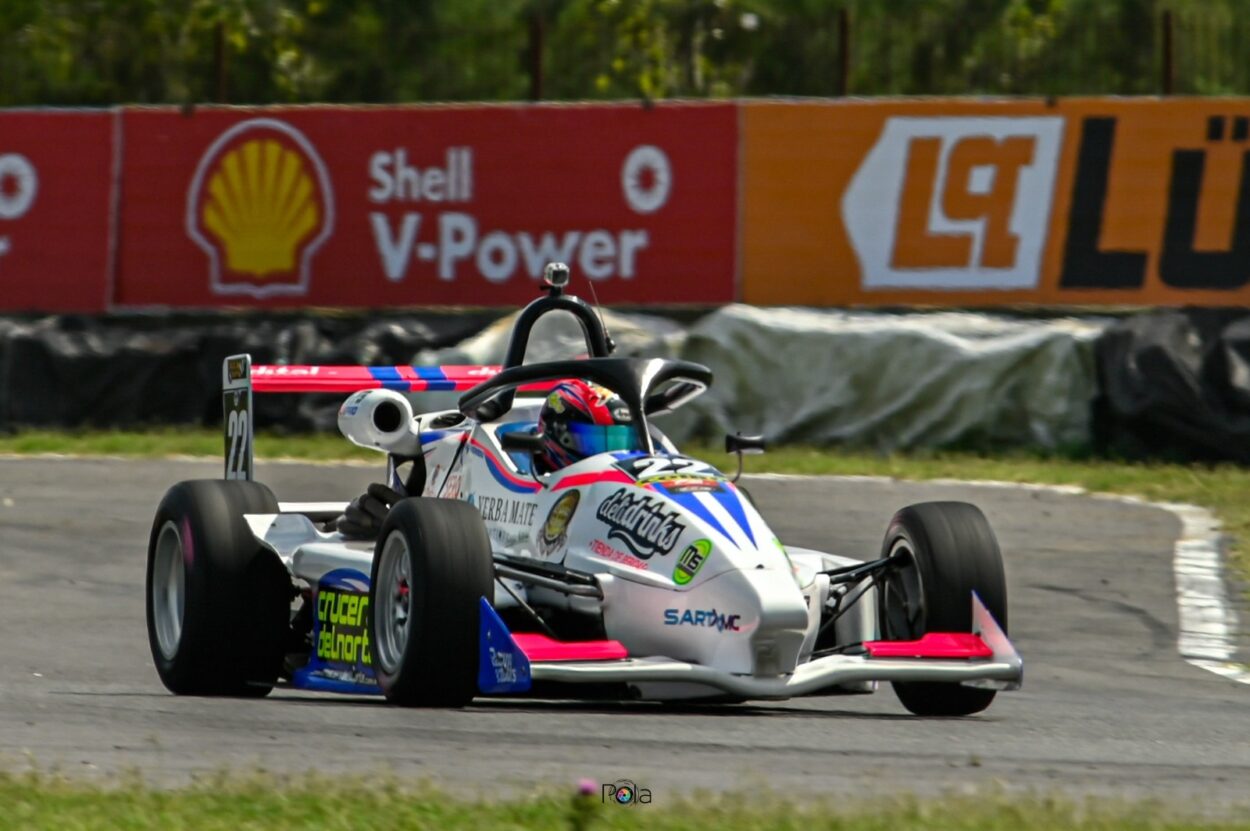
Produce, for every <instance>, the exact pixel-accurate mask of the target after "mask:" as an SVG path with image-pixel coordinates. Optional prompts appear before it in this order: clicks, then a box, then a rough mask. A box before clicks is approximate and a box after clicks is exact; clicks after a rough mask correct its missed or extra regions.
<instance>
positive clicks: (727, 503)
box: [712, 487, 757, 545]
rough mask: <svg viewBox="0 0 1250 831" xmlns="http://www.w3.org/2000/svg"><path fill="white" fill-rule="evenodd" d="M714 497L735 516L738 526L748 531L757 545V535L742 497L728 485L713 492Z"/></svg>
mask: <svg viewBox="0 0 1250 831" xmlns="http://www.w3.org/2000/svg"><path fill="white" fill-rule="evenodd" d="M712 497H713V498H714V499H715V500H716V501H717V502H719V503H720V504H721V507H723V508H724V509H725V510H726V511H728V512H729V515H730V516H731V517H733V518H734V522H736V523H738V527H739V528H741V529H742V530H743V531H745V532H746V535H747V538H748V539H749V540H751V545H756V544H757V543H756V542H755V535H754V534H752V533H751V522H750V520H748V519H747V512H746V511H745V510H743V509H742V499H741V498H739V496H738V494H736V493H733V492H731V491H730V490H729V488H727V487H722V488H721V489H720V490H718V491H716V492H715V493H714V494H712Z"/></svg>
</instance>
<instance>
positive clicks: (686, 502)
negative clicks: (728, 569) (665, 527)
mask: <svg viewBox="0 0 1250 831" xmlns="http://www.w3.org/2000/svg"><path fill="white" fill-rule="evenodd" d="M654 487H655V489H656V490H658V491H660V492H661V493H663V494H664V495H665V496H667V497H668V498H669V499H671V500H673V501H674V502H676V503H677V504H678V505H680V506H682V507H683V508H685V509H686V510H687V511H689V512H690V513H692V514H694V515H695V516H697V517H698V518H699V519H701V520H703V521H704V522H706V523H707V524H708V525H710V526H711V527H712V528H713V529H714V530H715V531H716V532H717V533H719V534H720V535H721V536H722V537H724V538H725V539H727V540H729V541H730V542H731V543H734V538H733V537H731V536H729V532H728V531H726V530H725V526H723V525H721V524H720V523H719V522H717V521H716V517H714V516H712V512H711V511H709V510H708V509H707V506H706V505H704V504H703V503H702V502H700V501H699V494H697V493H674V492H672V491H670V490H669V489H668V488H666V487H664V486H663V485H659V484H657V485H655V486H654ZM734 545H735V547H736V546H737V543H734Z"/></svg>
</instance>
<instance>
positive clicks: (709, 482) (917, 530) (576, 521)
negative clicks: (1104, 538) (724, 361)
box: [147, 263, 1023, 716]
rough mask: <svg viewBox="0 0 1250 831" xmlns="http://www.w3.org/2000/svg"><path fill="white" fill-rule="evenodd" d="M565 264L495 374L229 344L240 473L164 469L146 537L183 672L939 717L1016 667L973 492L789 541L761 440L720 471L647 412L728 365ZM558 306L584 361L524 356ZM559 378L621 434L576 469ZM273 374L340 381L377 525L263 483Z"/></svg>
mask: <svg viewBox="0 0 1250 831" xmlns="http://www.w3.org/2000/svg"><path fill="white" fill-rule="evenodd" d="M568 279H569V270H568V268H567V267H566V266H564V265H562V264H558V263H553V264H551V265H550V266H548V268H547V269H546V271H545V273H544V282H543V289H544V292H543V294H542V295H541V296H540V297H539V298H538V299H536V300H535V301H533V302H532V303H530V304H529V305H528V306H526V307H525V308H524V310H523V311H522V312H521V314H520V315H519V316H518V318H517V320H516V323H515V325H514V329H513V332H512V335H511V339H510V342H509V346H508V349H507V353H506V358H505V361H504V364H503V365H502V366H501V367H500V366H473V367H463V366H460V367H450V366H443V367H343V366H260V365H257V366H253V365H252V364H251V360H250V358H249V357H248V356H247V355H237V356H233V357H230V358H228V359H226V361H225V363H224V367H223V411H224V426H225V445H226V446H225V457H226V458H225V478H224V479H220V480H197V481H186V482H181V483H179V484H176V485H174V486H173V487H172V488H170V490H169V491H168V492H167V493H166V495H165V497H164V499H163V500H162V501H161V503H160V507H159V508H158V510H157V512H156V517H155V520H154V522H153V525H152V531H151V536H150V540H149V546H148V567H147V624H148V634H149V641H150V645H151V650H152V657H153V660H154V662H155V665H156V669H157V672H158V674H159V675H160V678H161V681H162V682H163V683H164V684H165V686H166V687H167V688H168V689H169V690H171V691H172V692H174V693H177V694H192V695H214V694H215V695H239V696H262V695H265V694H267V693H268V692H269V691H270V690H271V689H272V688H273V687H274V686H275V685H277V684H287V685H290V687H293V688H297V689H302V690H315V691H326V692H337V693H348V694H354V695H359V694H380V695H383V696H385V697H386V699H387V700H388V701H390V702H393V703H395V704H399V705H408V706H451V707H455V706H462V705H465V704H467V703H469V702H470V701H471V700H472V699H474V698H475V697H478V696H535V697H543V698H557V697H558V698H592V697H593V698H602V697H605V696H608V697H614V698H620V699H638V700H659V701H674V700H692V701H707V702H738V701H745V700H755V699H771V700H780V699H787V698H791V697H795V696H804V695H812V694H821V695H828V694H836V693H865V692H872V691H874V690H876V689H877V686H878V684H879V683H880V682H883V681H884V682H890V683H891V684H892V686H893V689H894V691H895V693H896V694H897V696H898V698H899V700H900V701H901V702H902V704H903V706H904V707H905V708H906V709H907V710H909V711H911V712H912V713H915V714H919V715H943V716H946V715H969V714H973V713H977V712H980V711H982V710H984V709H985V708H986V707H988V706H989V704H990V702H991V701H992V700H993V699H994V696H995V694H996V693H997V691H999V690H1006V689H1015V688H1018V687H1019V685H1020V683H1021V679H1022V671H1023V663H1022V660H1021V658H1020V656H1019V654H1018V653H1017V651H1016V649H1015V648H1014V647H1013V645H1012V644H1011V642H1010V641H1009V640H1008V637H1007V634H1006V629H1007V590H1006V584H1005V581H1004V573H1003V562H1002V556H1001V553H1000V550H999V546H998V543H997V541H996V538H995V536H994V533H993V531H992V530H991V528H990V526H989V524H988V522H987V521H986V518H985V516H984V515H983V514H982V513H981V511H980V510H979V509H978V508H976V507H975V506H973V505H970V504H966V503H959V502H929V503H923V504H917V505H911V506H909V507H905V508H903V509H902V510H899V511H898V512H897V513H896V514H895V515H894V517H893V519H892V520H891V521H890V522H889V525H888V527H887V530H886V534H885V540H884V543H883V545H882V548H881V550H880V552H875V553H874V554H872V555H870V556H868V557H867V558H852V557H848V556H845V555H843V554H835V553H830V552H824V551H814V550H809V549H805V548H799V547H796V546H791V545H786V544H784V543H783V541H782V540H780V539H779V538H778V535H777V534H776V533H774V532H773V530H772V529H771V528H770V527H769V525H768V523H767V522H766V521H765V520H764V518H763V517H762V516H761V515H760V513H759V511H757V509H756V507H755V505H754V504H753V501H752V499H751V498H750V496H749V495H748V493H747V492H746V490H744V489H743V488H742V487H740V486H739V485H738V483H737V479H738V475H740V474H741V469H742V454H743V453H749V452H759V451H762V450H763V442H762V440H760V439H758V438H756V437H744V436H741V435H733V436H729V437H727V439H726V448H727V450H728V451H731V452H735V453H737V454H738V471H737V474H735V475H733V476H729V475H726V474H725V473H722V472H721V471H720V470H718V469H716V468H715V467H714V466H712V465H710V464H707V463H705V462H701V461H699V460H697V459H694V458H691V457H689V456H687V455H684V454H682V453H681V452H679V451H678V449H677V448H676V447H675V446H674V445H673V443H672V442H671V441H669V439H668V438H667V437H666V436H665V435H664V433H663V432H662V431H661V430H660V429H659V428H658V427H656V425H655V424H654V422H653V419H654V418H655V417H656V416H658V415H660V414H662V413H665V412H669V411H671V410H674V409H676V408H678V407H680V406H682V405H683V404H685V403H686V402H688V401H689V400H691V399H692V398H694V397H695V396H697V395H699V394H700V393H702V392H703V391H704V390H706V389H707V387H708V386H709V385H710V384H711V383H712V372H711V371H710V370H709V369H708V368H707V367H705V366H701V365H698V364H694V363H689V362H685V361H677V360H661V359H648V358H623V357H613V354H612V353H613V351H614V348H613V343H612V341H611V338H610V337H609V335H608V333H607V331H606V328H605V326H604V324H603V322H602V320H601V318H600V316H599V315H597V314H596V312H595V309H594V308H593V307H592V306H591V305H590V304H588V303H586V302H584V301H583V300H581V299H579V298H577V297H575V296H573V295H570V294H568V293H566V291H565V289H566V287H567V284H568ZM549 313H561V314H571V315H573V317H574V318H575V319H576V320H577V322H578V323H579V324H580V327H581V330H582V332H583V334H584V336H585V345H586V357H584V358H581V359H578V360H563V361H550V362H543V363H532V364H526V363H524V361H523V359H524V356H525V354H526V347H527V345H528V342H529V338H530V333H531V331H532V330H533V327H534V324H535V322H536V321H537V320H538V319H539V318H540V317H542V316H543V315H546V314H549ZM569 379H576V381H577V383H580V384H585V385H590V386H591V387H592V388H593V389H595V390H600V391H604V394H607V395H610V396H611V400H612V401H614V402H616V403H615V404H614V406H615V408H616V412H615V413H614V414H613V415H612V418H613V419H615V421H614V424H615V427H614V428H613V429H614V431H615V432H613V433H612V435H613V436H615V439H614V440H613V444H612V446H606V447H601V450H600V452H593V453H590V454H589V455H586V456H585V457H584V458H573V459H565V460H563V463H558V462H553V461H552V460H551V459H550V458H549V457H548V456H546V455H544V447H547V446H548V444H549V440H550V436H549V435H548V433H550V432H551V430H552V429H553V428H551V427H550V426H548V427H546V429H544V427H543V419H544V418H545V417H547V416H546V415H545V414H547V413H550V412H551V409H549V408H552V407H554V408H555V409H556V410H559V409H560V408H561V407H562V406H563V404H562V403H561V400H559V395H560V393H559V392H558V391H559V389H561V385H565V386H567V384H568V383H569ZM438 390H441V391H445V392H451V391H461V392H463V395H462V396H461V397H460V398H459V399H458V402H457V403H458V406H456V407H455V408H454V409H449V410H441V411H435V412H423V413H420V414H414V412H413V408H412V405H411V404H410V399H409V396H408V395H407V394H408V393H413V392H418V391H438ZM269 392H285V393H291V392H299V393H305V392H321V393H345V394H347V397H346V399H345V401H344V402H343V404H342V407H341V408H340V410H339V414H338V424H339V428H340V430H341V432H342V433H343V435H344V436H345V437H346V438H347V439H348V440H350V441H352V442H354V443H355V444H358V445H361V446H365V447H370V448H374V449H376V450H378V451H380V452H381V453H383V454H385V459H386V462H385V470H384V471H383V470H381V465H379V468H380V470H379V478H380V479H381V480H382V482H380V483H379V484H384V485H385V486H386V492H388V493H392V494H394V495H395V498H394V501H393V504H389V505H386V507H385V510H384V516H383V518H382V520H381V522H380V527H379V528H377V529H375V533H373V534H363V535H362V534H360V533H345V531H344V530H343V529H344V528H345V527H348V524H345V523H344V520H343V517H344V516H345V515H346V514H345V512H348V511H349V503H348V502H347V501H342V502H335V503H281V502H279V501H278V500H277V499H276V498H275V497H274V495H273V493H272V492H271V491H270V490H269V488H267V487H266V486H265V485H263V484H260V483H259V482H256V481H253V454H252V434H253V433H252V413H253V411H252V397H253V394H254V393H269ZM544 408H548V409H544ZM373 490H374V488H373V487H371V488H370V492H371V493H372V492H373ZM351 504H358V503H351ZM835 507H836V506H832V505H831V506H830V510H831V511H833V510H834V509H835Z"/></svg>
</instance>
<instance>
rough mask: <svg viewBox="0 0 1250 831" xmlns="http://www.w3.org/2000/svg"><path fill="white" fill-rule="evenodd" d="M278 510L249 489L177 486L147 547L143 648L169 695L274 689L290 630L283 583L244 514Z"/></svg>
mask: <svg viewBox="0 0 1250 831" xmlns="http://www.w3.org/2000/svg"><path fill="white" fill-rule="evenodd" d="M277 512H278V501H277V500H276V499H275V498H274V495H273V493H272V492H271V491H270V490H269V488H267V487H265V486H264V485H262V484H260V483H258V482H243V481H226V480H220V479H202V480H195V481H189V482H179V483H178V484H176V485H174V486H173V487H172V488H170V489H169V491H168V492H166V494H165V498H164V499H162V500H161V504H160V507H159V508H158V509H157V511H156V519H155V520H154V521H153V523H152V533H151V535H150V537H149V541H148V567H147V624H148V644H149V646H150V647H151V649H152V660H153V662H154V663H155V664H156V671H157V674H159V675H160V678H161V681H162V683H164V684H165V686H166V687H167V688H168V689H169V690H170V692H173V693H176V694H178V695H237V696H247V697H259V696H263V695H267V694H268V693H269V691H270V690H271V689H273V685H274V682H275V681H276V680H277V677H278V671H279V670H280V669H281V667H282V651H283V644H284V641H285V638H286V634H287V629H288V628H289V618H290V603H291V578H290V574H289V573H288V571H287V569H286V567H285V566H284V565H283V564H282V562H281V561H280V560H279V559H278V557H277V556H276V555H275V554H274V553H273V552H272V551H269V550H268V549H266V548H264V547H263V546H261V544H260V543H258V542H257V541H256V538H255V537H254V536H253V535H252V532H251V530H250V529H249V528H248V525H247V522H246V521H245V520H244V519H243V515H244V514H271V513H277Z"/></svg>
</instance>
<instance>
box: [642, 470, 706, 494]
mask: <svg viewBox="0 0 1250 831" xmlns="http://www.w3.org/2000/svg"><path fill="white" fill-rule="evenodd" d="M638 484H639V485H640V486H643V487H646V486H647V485H657V486H659V487H661V488H663V489H664V490H665V491H667V492H668V493H721V492H722V491H724V490H725V488H724V486H723V485H721V480H720V479H717V478H715V477H712V476H697V475H694V476H692V475H689V474H684V473H665V474H662V475H660V476H651V477H649V478H646V479H639V480H638Z"/></svg>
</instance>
